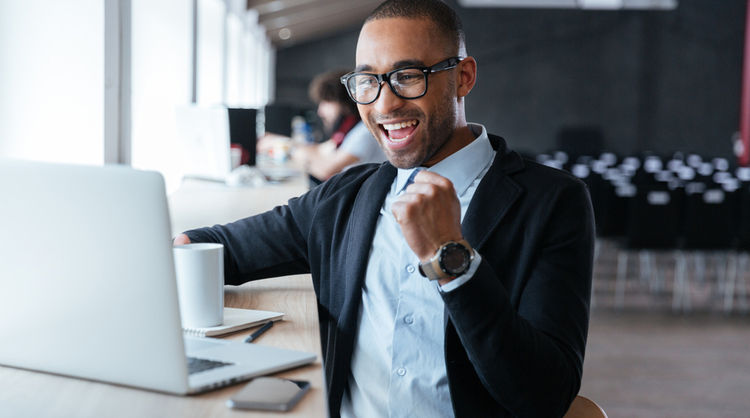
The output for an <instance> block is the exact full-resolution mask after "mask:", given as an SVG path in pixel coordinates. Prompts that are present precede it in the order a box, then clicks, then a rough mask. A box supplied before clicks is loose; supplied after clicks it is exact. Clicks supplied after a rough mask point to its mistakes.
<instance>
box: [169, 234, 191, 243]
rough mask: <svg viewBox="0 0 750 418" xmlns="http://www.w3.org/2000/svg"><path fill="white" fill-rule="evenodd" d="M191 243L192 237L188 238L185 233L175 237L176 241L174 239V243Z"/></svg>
mask: <svg viewBox="0 0 750 418" xmlns="http://www.w3.org/2000/svg"><path fill="white" fill-rule="evenodd" d="M185 244H190V238H188V236H187V235H185V234H180V235H177V236H176V237H174V241H172V245H185Z"/></svg>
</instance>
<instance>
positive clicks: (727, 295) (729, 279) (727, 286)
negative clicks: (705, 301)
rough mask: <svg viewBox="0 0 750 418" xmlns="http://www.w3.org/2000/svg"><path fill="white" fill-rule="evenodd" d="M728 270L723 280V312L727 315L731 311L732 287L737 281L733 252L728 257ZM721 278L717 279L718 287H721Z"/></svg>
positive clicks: (735, 260) (735, 258)
mask: <svg viewBox="0 0 750 418" xmlns="http://www.w3.org/2000/svg"><path fill="white" fill-rule="evenodd" d="M728 270H729V271H728V272H725V273H726V279H725V280H723V287H724V289H723V290H724V314H725V315H729V314H730V313H732V305H733V303H734V287H735V283H736V282H737V255H736V254H734V255H733V256H732V257H730V259H729V269H728ZM721 284H722V280H719V283H718V287H719V288H721V287H722V285H721Z"/></svg>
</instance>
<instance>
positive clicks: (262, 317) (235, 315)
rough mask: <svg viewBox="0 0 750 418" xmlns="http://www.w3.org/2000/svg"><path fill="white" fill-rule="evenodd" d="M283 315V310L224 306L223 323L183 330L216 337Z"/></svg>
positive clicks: (279, 318) (193, 335)
mask: <svg viewBox="0 0 750 418" xmlns="http://www.w3.org/2000/svg"><path fill="white" fill-rule="evenodd" d="M283 317H284V314H283V313H281V312H271V311H256V310H252V309H237V308H224V323H223V324H221V325H217V326H215V327H205V328H183V329H182V332H183V333H184V334H185V335H187V336H191V337H216V336H218V335H224V334H229V333H230V332H236V331H241V330H243V329H246V328H252V327H254V326H258V325H262V324H265V323H266V322H268V321H280V320H281V319H282V318H283Z"/></svg>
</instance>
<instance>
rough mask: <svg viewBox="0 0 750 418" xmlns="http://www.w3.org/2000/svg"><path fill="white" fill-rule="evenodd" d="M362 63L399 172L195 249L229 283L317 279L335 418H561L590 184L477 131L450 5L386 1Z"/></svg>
mask: <svg viewBox="0 0 750 418" xmlns="http://www.w3.org/2000/svg"><path fill="white" fill-rule="evenodd" d="M356 60H357V67H356V68H357V69H356V72H355V73H353V74H350V75H347V76H345V77H343V80H342V81H343V82H345V83H346V85H347V86H348V88H349V91H350V94H351V96H352V98H353V99H355V100H356V101H357V102H358V103H359V104H358V106H359V112H360V114H361V115H362V119H363V121H364V122H365V123H366V124H367V126H368V128H369V129H370V131H371V132H372V133H373V135H374V136H375V138H376V139H377V140H378V142H379V143H380V146H381V147H382V148H383V150H384V152H385V153H386V156H387V157H388V160H389V162H390V163H385V164H382V165H380V166H375V165H364V166H359V167H355V168H352V169H350V170H347V171H346V172H344V173H342V174H341V175H338V176H334V177H333V178H331V179H330V180H328V181H327V182H326V183H324V184H323V185H322V186H320V187H317V188H315V189H313V190H312V191H311V192H309V193H307V194H305V195H303V196H301V197H300V198H298V199H292V200H290V201H289V204H288V205H287V206H282V207H278V208H276V209H274V210H273V211H271V212H268V213H265V214H262V215H259V216H256V217H251V218H247V219H244V220H241V221H238V222H236V223H234V224H230V225H226V226H222V227H214V228H210V229H201V230H195V231H191V232H188V234H187V236H188V237H189V238H190V240H194V241H216V242H222V243H223V244H225V245H226V248H227V251H226V252H225V255H226V257H227V271H226V277H227V283H228V284H239V283H243V282H245V281H247V280H252V279H258V278H262V277H272V276H279V275H286V274H294V273H303V272H308V271H309V272H311V273H312V278H313V285H314V288H315V291H316V294H317V296H318V300H319V306H318V310H319V319H320V330H321V342H322V350H323V356H324V364H325V373H326V381H327V385H328V387H327V392H328V396H329V407H330V412H331V415H332V416H339V414H340V415H341V416H344V417H352V416H358V417H374V416H391V417H401V416H403V417H412V416H414V417H417V416H425V417H427V416H429V417H434V416H457V417H511V416H515V417H555V416H562V415H563V414H564V413H565V412H566V410H567V408H568V406H569V405H570V403H571V402H572V400H573V399H574V397H575V396H576V394H577V392H578V389H579V387H580V381H581V373H582V365H583V354H584V348H585V344H586V334H587V330H588V308H589V296H590V285H591V272H592V258H593V241H594V230H593V215H592V210H591V204H590V200H589V197H588V192H587V190H586V188H585V186H584V185H583V184H582V183H581V182H580V181H578V180H577V179H575V178H574V177H572V176H570V175H568V174H566V173H564V172H562V171H558V170H554V169H551V168H547V167H543V166H541V165H538V164H536V163H534V162H530V161H524V160H522V159H521V158H520V156H519V155H518V154H516V153H515V152H514V151H512V150H510V149H508V148H507V146H506V144H505V141H504V140H503V139H502V138H500V137H497V136H494V135H488V134H487V132H486V130H485V129H484V127H482V126H481V125H474V124H468V123H467V122H466V119H465V116H464V98H465V96H466V95H467V94H468V93H469V92H470V90H471V89H472V87H473V86H474V83H475V80H476V74H477V64H476V62H475V60H474V59H473V58H471V57H468V56H467V55H466V49H465V45H464V41H463V31H462V28H461V22H460V20H459V19H458V17H457V15H456V14H455V12H454V11H453V10H452V9H450V8H449V7H448V6H446V5H445V4H444V3H442V2H441V1H439V0H388V1H386V2H385V3H383V4H382V5H381V6H379V7H378V8H377V9H376V10H375V11H374V12H373V13H372V14H371V15H370V17H369V18H368V19H367V21H366V22H365V25H364V26H363V28H362V32H361V33H360V37H359V41H358V44H357V54H356ZM414 67H418V68H416V69H415V68H414ZM428 81H429V84H428ZM419 169H423V170H421V171H419ZM415 173H417V174H416V175H415V176H414V177H413V181H414V183H413V184H411V185H407V183H408V182H409V179H410V177H412V174H415ZM405 186H406V190H405V191H402V189H403V188H404V187H405ZM185 242H188V239H187V237H185V236H180V237H178V238H177V239H176V243H178V244H179V243H185ZM424 276H427V277H429V278H430V279H436V280H434V281H433V280H428V278H427V277H424ZM436 283H437V284H436Z"/></svg>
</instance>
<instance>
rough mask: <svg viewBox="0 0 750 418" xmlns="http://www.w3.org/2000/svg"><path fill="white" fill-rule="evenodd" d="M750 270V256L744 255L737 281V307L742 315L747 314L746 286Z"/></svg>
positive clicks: (741, 259)
mask: <svg viewBox="0 0 750 418" xmlns="http://www.w3.org/2000/svg"><path fill="white" fill-rule="evenodd" d="M746 270H750V254H748V253H743V254H742V256H741V257H740V265H739V274H738V280H737V306H738V307H739V311H740V313H742V314H743V315H744V314H746V313H747V310H748V306H747V287H746V284H745V271H746Z"/></svg>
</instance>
